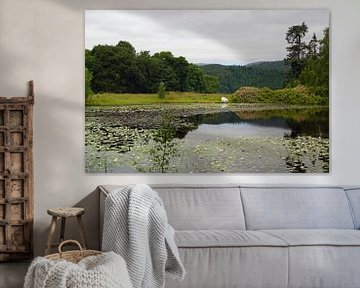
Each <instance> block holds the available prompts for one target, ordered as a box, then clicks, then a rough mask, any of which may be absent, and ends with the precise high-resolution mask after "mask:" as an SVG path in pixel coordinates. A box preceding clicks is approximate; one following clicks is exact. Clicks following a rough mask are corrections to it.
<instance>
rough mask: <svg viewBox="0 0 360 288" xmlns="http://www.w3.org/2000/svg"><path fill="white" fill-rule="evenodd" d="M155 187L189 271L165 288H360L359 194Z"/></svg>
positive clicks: (104, 193) (103, 195)
mask: <svg viewBox="0 0 360 288" xmlns="http://www.w3.org/2000/svg"><path fill="white" fill-rule="evenodd" d="M152 187H153V188H154V189H155V190H156V191H158V193H159V195H160V197H161V198H162V200H163V202H164V206H165V209H166V212H167V215H168V220H169V223H170V224H171V225H172V226H173V227H174V228H175V229H176V239H175V240H176V242H177V244H178V246H179V250H180V255H181V258H182V260H183V263H184V266H185V269H186V271H187V275H186V278H185V280H184V281H183V282H176V281H173V280H171V279H169V280H167V282H166V288H182V287H184V288H202V287H204V288H205V287H206V288H228V287H229V288H230V287H234V288H235V287H239V288H240V287H241V288H242V287H249V288H250V287H254V288H255V287H257V288H272V287H273V288H288V287H289V288H290V287H291V288H317V287H323V288H341V287H347V288H355V287H360V231H358V230H357V229H359V228H360V189H356V188H354V189H348V190H347V189H344V188H342V187H284V186H271V187H270V186H268V187H264V186H256V187H253V186H242V185H230V186H167V187H166V186H152ZM115 188H118V186H100V194H101V195H100V199H101V201H100V217H102V215H103V201H104V199H105V198H106V196H107V195H108V194H109V193H111V191H113V190H114V189H115ZM100 223H102V218H101V219H100ZM101 231H102V228H101V227H100V233H101Z"/></svg>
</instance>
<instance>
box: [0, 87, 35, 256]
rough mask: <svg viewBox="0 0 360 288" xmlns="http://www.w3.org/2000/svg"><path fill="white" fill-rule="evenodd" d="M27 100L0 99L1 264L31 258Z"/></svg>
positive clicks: (30, 99) (30, 100) (30, 116)
mask: <svg viewBox="0 0 360 288" xmlns="http://www.w3.org/2000/svg"><path fill="white" fill-rule="evenodd" d="M29 88H30V89H29V90H30V91H29V96H27V97H11V98H7V97H0V261H1V262H3V261H10V260H18V259H24V258H30V257H32V255H33V245H32V244H33V243H32V242H33V241H32V234H33V233H32V230H33V214H34V202H33V190H34V188H33V155H32V145H33V125H32V119H33V105H34V85H33V81H30V83H29Z"/></svg>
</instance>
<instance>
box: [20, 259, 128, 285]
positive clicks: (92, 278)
mask: <svg viewBox="0 0 360 288" xmlns="http://www.w3.org/2000/svg"><path fill="white" fill-rule="evenodd" d="M54 287H57V288H75V287H76V288H88V287H97V288H132V285H131V282H130V278H129V273H128V271H127V268H126V263H125V261H124V259H123V258H122V257H121V256H120V255H117V254H115V253H113V252H107V253H102V254H101V255H97V256H89V257H86V258H84V259H82V260H81V261H80V262H79V263H77V264H75V263H72V262H68V261H65V260H49V259H47V258H44V257H37V258H35V259H34V261H33V262H32V263H31V265H30V267H29V269H28V272H27V274H26V277H25V283H24V288H54Z"/></svg>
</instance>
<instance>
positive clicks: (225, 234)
mask: <svg viewBox="0 0 360 288" xmlns="http://www.w3.org/2000/svg"><path fill="white" fill-rule="evenodd" d="M175 242H176V244H177V245H178V247H181V248H186V247H188V248H196V247H199V248H200V247H253V246H254V247H255V246H271V247H273V246H279V247H287V246H288V245H287V243H286V242H285V241H283V240H281V239H279V237H274V236H272V235H270V234H269V233H264V232H261V231H244V230H179V231H176V234H175Z"/></svg>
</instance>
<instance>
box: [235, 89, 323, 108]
mask: <svg viewBox="0 0 360 288" xmlns="http://www.w3.org/2000/svg"><path fill="white" fill-rule="evenodd" d="M230 101H231V102H234V103H278V104H288V105H296V104H297V105H299V104H300V105H301V104H304V105H320V104H327V103H326V101H325V100H324V98H322V97H319V96H316V95H315V94H314V93H313V92H312V91H311V90H310V89H309V88H307V87H305V86H303V85H298V86H296V87H293V88H284V89H277V90H272V89H270V88H256V87H241V88H240V89H238V90H237V91H236V92H235V93H234V94H233V95H232V96H231V97H230Z"/></svg>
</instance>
